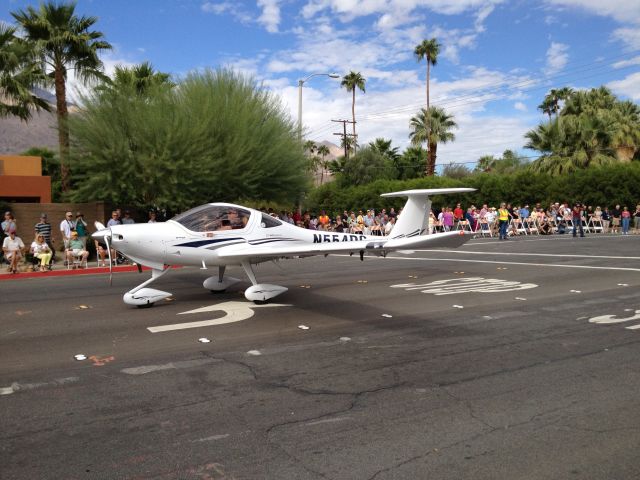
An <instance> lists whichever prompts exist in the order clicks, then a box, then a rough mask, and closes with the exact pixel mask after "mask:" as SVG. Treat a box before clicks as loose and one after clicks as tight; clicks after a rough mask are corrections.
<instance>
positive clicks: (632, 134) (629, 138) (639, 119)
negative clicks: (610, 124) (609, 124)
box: [611, 100, 640, 162]
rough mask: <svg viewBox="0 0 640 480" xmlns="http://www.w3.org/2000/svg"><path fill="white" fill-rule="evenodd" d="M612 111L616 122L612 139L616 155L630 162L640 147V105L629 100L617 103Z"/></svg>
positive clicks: (621, 159) (623, 160) (619, 158)
mask: <svg viewBox="0 0 640 480" xmlns="http://www.w3.org/2000/svg"><path fill="white" fill-rule="evenodd" d="M611 113H612V115H613V118H614V120H615V122H616V130H615V132H614V133H613V139H612V140H613V141H612V144H613V147H614V148H615V150H616V157H617V158H618V160H620V161H622V162H630V161H631V159H632V158H633V156H634V155H635V153H636V152H637V151H638V149H640V107H638V105H636V104H635V103H633V102H630V101H628V100H627V101H624V102H621V103H618V104H616V107H615V108H614V109H613V111H612V112H611Z"/></svg>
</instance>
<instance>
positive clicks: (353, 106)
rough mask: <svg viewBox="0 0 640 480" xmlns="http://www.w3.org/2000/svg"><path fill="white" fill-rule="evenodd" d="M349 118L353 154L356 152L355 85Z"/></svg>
mask: <svg viewBox="0 0 640 480" xmlns="http://www.w3.org/2000/svg"><path fill="white" fill-rule="evenodd" d="M351 117H352V118H351V120H353V154H354V155H355V154H356V143H357V142H356V87H355V86H354V87H353V100H352V101H351Z"/></svg>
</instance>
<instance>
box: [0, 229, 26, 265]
mask: <svg viewBox="0 0 640 480" xmlns="http://www.w3.org/2000/svg"><path fill="white" fill-rule="evenodd" d="M2 250H3V251H4V257H5V258H6V259H7V260H9V269H8V271H9V272H11V273H18V261H19V260H20V259H21V258H22V252H23V251H24V243H23V242H22V239H21V238H20V237H18V236H16V229H15V228H11V229H10V230H9V236H8V237H6V238H5V239H4V241H3V242H2Z"/></svg>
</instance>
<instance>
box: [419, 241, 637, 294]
mask: <svg viewBox="0 0 640 480" xmlns="http://www.w3.org/2000/svg"><path fill="white" fill-rule="evenodd" d="M417 251H418V252H447V253H448V252H450V251H451V250H443V249H435V248H433V249H427V250H417ZM456 253H465V254H469V255H506V256H514V257H515V256H520V257H561V258H605V259H609V260H614V259H619V260H640V257H625V256H615V255H570V254H569V255H565V254H562V253H520V252H518V253H516V252H514V253H510V252H474V251H473V250H462V249H456ZM618 285H620V284H618Z"/></svg>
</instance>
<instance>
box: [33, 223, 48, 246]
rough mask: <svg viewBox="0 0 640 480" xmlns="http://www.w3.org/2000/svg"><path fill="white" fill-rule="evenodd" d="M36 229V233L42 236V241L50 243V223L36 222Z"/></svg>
mask: <svg viewBox="0 0 640 480" xmlns="http://www.w3.org/2000/svg"><path fill="white" fill-rule="evenodd" d="M34 228H35V230H36V235H42V236H43V237H44V241H45V242H47V243H51V224H50V223H46V222H39V223H36V226H35V227H34Z"/></svg>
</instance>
